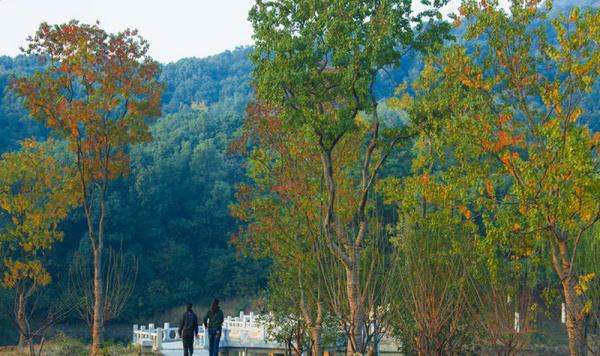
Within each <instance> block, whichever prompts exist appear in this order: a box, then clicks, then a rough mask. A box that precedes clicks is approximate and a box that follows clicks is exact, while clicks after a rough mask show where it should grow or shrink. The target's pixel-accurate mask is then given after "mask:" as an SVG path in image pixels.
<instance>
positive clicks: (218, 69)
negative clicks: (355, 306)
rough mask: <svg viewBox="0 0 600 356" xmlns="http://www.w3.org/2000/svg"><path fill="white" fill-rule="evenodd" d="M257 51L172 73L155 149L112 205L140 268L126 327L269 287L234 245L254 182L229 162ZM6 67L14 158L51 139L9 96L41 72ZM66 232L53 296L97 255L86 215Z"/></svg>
mask: <svg viewBox="0 0 600 356" xmlns="http://www.w3.org/2000/svg"><path fill="white" fill-rule="evenodd" d="M250 51H251V49H250V48H240V49H236V50H234V51H231V52H225V53H222V54H220V55H217V56H214V57H209V58H204V59H193V58H190V59H182V60H180V61H178V62H177V63H173V64H168V65H164V66H163V67H162V74H161V79H162V80H163V81H164V82H165V92H164V95H163V98H162V100H163V102H162V106H163V116H162V117H161V118H160V119H158V120H157V122H156V123H155V124H154V125H153V126H152V135H153V141H152V142H149V143H147V144H141V145H137V146H134V147H132V148H131V152H130V154H131V172H130V173H129V175H128V177H126V178H124V179H121V180H119V181H116V182H114V186H113V190H112V192H111V194H110V197H109V204H110V215H109V216H108V219H107V221H108V229H109V231H111V233H110V234H109V235H108V236H107V241H108V244H109V246H113V247H115V248H119V249H120V248H122V249H123V250H124V251H127V253H128V254H131V255H135V256H137V258H138V259H139V260H138V263H139V266H140V268H139V274H138V277H137V284H136V288H135V291H134V295H133V296H132V298H131V299H130V302H129V305H128V307H127V308H126V310H125V312H124V314H123V320H127V321H128V322H129V321H131V320H134V319H136V318H140V317H148V316H151V315H154V314H155V313H160V312H164V311H167V310H170V309H171V308H174V307H177V306H179V305H181V304H183V303H185V301H188V300H194V301H199V302H200V301H204V302H206V301H208V300H209V299H210V298H213V297H215V296H216V295H218V296H220V297H221V298H223V299H226V300H227V299H234V298H238V299H243V298H253V297H255V296H256V295H257V294H259V293H260V291H261V289H262V288H264V286H265V281H266V276H267V274H268V264H265V263H262V262H261V263H257V262H256V261H254V260H253V259H250V258H238V257H237V256H236V252H235V250H234V249H233V248H230V247H229V246H228V241H229V236H230V234H231V233H232V232H234V231H235V225H234V221H233V219H232V218H231V217H230V216H229V212H228V205H229V204H230V203H231V202H232V199H233V191H234V186H235V184H236V183H237V182H239V181H240V180H242V179H243V176H244V172H243V165H242V162H241V159H240V157H236V156H233V155H230V154H228V147H229V145H230V143H231V140H232V139H233V138H235V137H236V135H237V134H238V131H239V129H240V127H241V123H242V120H243V117H244V112H245V106H246V104H247V103H248V100H249V99H250V95H251V94H250V92H251V90H250V85H249V80H250V73H251V69H252V67H251V63H250V60H249V59H248V53H250ZM0 62H1V64H0V78H1V79H0V83H1V85H2V89H1V93H2V96H1V102H2V105H1V106H0V110H1V112H0V127H1V132H2V138H1V140H2V141H1V142H0V151H1V152H7V151H11V150H15V149H17V148H18V142H19V141H20V140H23V139H25V138H27V137H31V136H33V137H36V138H37V139H44V138H46V137H47V136H48V135H49V133H48V130H46V129H44V127H43V126H42V125H41V124H40V123H39V122H37V121H35V120H33V119H32V118H30V117H29V116H28V114H27V111H26V110H25V108H24V107H23V104H22V101H21V100H18V99H17V98H16V96H15V95H14V93H13V92H12V91H11V90H10V89H9V82H10V80H11V78H14V76H21V75H28V74H32V73H33V72H34V71H35V70H36V69H40V68H41V65H40V64H39V63H38V62H37V60H35V59H34V58H31V57H27V56H19V57H16V58H9V57H1V58H0ZM62 228H63V230H64V231H65V237H64V241H63V242H62V243H60V244H57V245H56V246H55V248H54V249H53V250H52V251H51V252H50V253H48V255H47V256H45V257H46V258H47V260H48V266H49V270H50V271H51V272H52V275H53V276H54V277H53V279H54V280H55V281H58V283H54V284H53V285H51V287H50V288H49V289H55V291H50V293H53V292H54V293H55V292H56V290H58V289H60V288H62V287H64V286H65V285H66V284H67V279H68V278H69V277H68V269H69V265H70V263H71V261H72V260H73V254H74V252H75V251H85V250H86V248H89V247H88V246H86V244H87V240H86V238H85V236H84V232H85V227H84V224H83V216H82V213H81V212H77V211H75V212H73V213H72V214H71V216H70V217H69V218H68V220H67V221H65V222H64V223H63V227H62ZM61 283H65V284H61ZM241 303H242V304H241V306H243V302H241ZM2 322H3V323H5V322H6V323H8V322H9V321H8V320H4V319H3V321H2ZM8 325H10V324H8ZM2 329H3V330H6V329H9V330H10V329H11V328H10V327H9V328H2ZM9 335H11V338H12V337H14V336H15V333H14V332H9ZM4 336H5V337H6V335H4Z"/></svg>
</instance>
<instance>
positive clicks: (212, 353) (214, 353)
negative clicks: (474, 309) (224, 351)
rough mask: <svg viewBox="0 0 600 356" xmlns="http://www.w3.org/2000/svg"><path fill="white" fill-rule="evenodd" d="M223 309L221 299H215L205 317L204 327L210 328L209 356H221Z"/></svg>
mask: <svg viewBox="0 0 600 356" xmlns="http://www.w3.org/2000/svg"><path fill="white" fill-rule="evenodd" d="M223 319H224V318H223V311H222V310H221V308H219V300H218V299H215V300H214V301H213V303H212V305H211V306H210V309H209V310H208V312H206V316H205V317H204V327H205V328H208V345H209V346H208V350H209V356H219V341H221V332H222V331H223Z"/></svg>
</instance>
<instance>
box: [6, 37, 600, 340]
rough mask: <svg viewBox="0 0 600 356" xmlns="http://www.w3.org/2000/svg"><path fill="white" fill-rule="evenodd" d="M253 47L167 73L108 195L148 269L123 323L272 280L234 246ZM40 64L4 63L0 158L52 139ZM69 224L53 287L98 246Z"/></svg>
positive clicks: (594, 106)
mask: <svg viewBox="0 0 600 356" xmlns="http://www.w3.org/2000/svg"><path fill="white" fill-rule="evenodd" d="M251 50H252V49H251V48H238V49H235V50H233V51H227V52H224V53H221V54H219V55H215V56H212V57H208V58H202V59H197V58H189V59H182V60H180V61H178V62H176V63H172V64H167V65H164V66H163V68H162V80H163V81H164V82H165V93H164V95H163V99H162V100H163V116H162V117H161V118H160V119H159V120H158V121H157V122H156V123H155V124H153V126H152V133H153V137H154V140H153V141H152V142H150V143H147V144H143V145H138V146H134V147H132V149H131V173H130V174H129V176H128V177H127V179H124V180H120V181H117V182H115V183H114V185H113V186H112V187H111V188H112V190H111V194H110V197H109V216H108V226H107V227H106V230H107V231H108V236H107V243H108V245H111V246H115V247H116V246H123V250H124V251H127V253H129V254H132V255H136V256H137V257H138V258H139V263H140V266H141V267H140V271H139V276H138V281H137V287H136V290H135V295H134V298H133V299H132V302H131V303H130V306H129V307H128V309H127V310H126V313H125V315H124V316H123V318H127V319H134V318H135V317H137V316H140V315H144V314H146V315H148V314H153V313H156V312H160V311H162V310H165V309H168V308H170V307H172V306H176V305H180V304H181V303H183V302H184V301H187V300H196V301H205V300H207V299H209V298H211V297H213V296H219V297H221V298H223V299H233V298H238V299H239V298H244V297H249V296H252V295H253V294H255V293H257V291H259V290H260V289H261V287H262V286H264V284H265V282H266V278H267V274H268V271H267V269H268V268H267V266H265V265H264V264H261V263H258V262H256V261H253V260H250V259H241V258H239V257H237V256H236V254H235V252H234V251H233V249H232V248H231V247H229V246H228V240H229V235H230V233H231V232H234V231H235V230H236V227H235V224H234V221H233V220H232V218H231V217H230V216H229V214H228V205H229V204H230V203H231V202H232V200H233V192H234V187H235V184H236V183H238V182H240V181H242V180H243V179H244V178H243V177H244V172H243V164H242V162H241V161H240V159H239V158H238V157H234V156H231V155H228V154H227V151H228V147H229V145H230V142H231V140H232V138H234V137H236V135H237V132H238V130H239V129H240V127H241V124H242V121H243V116H244V112H245V107H246V104H247V103H248V101H249V100H250V99H251V96H252V89H251V87H250V80H251V71H252V64H251V62H250V60H249V59H248V54H249V53H250V51H251ZM421 67H422V65H421V63H420V62H419V61H417V60H416V59H415V57H407V58H406V59H405V60H404V62H403V63H402V65H401V67H400V68H399V69H390V70H389V71H387V72H385V73H382V75H381V78H380V79H381V80H380V82H379V83H378V86H377V93H378V95H379V96H380V97H382V98H384V97H389V96H391V95H392V94H393V91H394V88H395V87H396V86H397V85H399V84H400V83H402V82H403V81H405V80H407V81H409V82H410V81H411V80H412V79H414V78H416V76H417V75H418V73H419V70H420V68H421ZM38 68H40V64H38V63H37V61H36V60H35V59H34V58H31V57H26V56H18V57H16V58H9V57H0V153H2V152H6V151H9V150H14V149H17V147H18V145H17V143H18V141H19V140H22V139H24V138H26V137H31V136H35V137H37V138H45V137H46V136H47V134H48V133H47V131H46V130H45V129H43V128H42V127H41V125H39V124H38V123H36V122H35V121H33V120H31V119H30V118H29V117H28V115H27V113H26V111H25V110H24V109H23V106H22V103H21V102H20V101H19V100H17V99H16V98H15V96H14V95H13V93H12V92H11V91H10V89H9V88H8V87H9V83H10V80H11V78H12V77H13V76H20V75H26V74H30V73H33V72H34V71H35V70H36V69H38ZM599 96H600V84H598V83H597V84H596V87H595V90H594V91H593V93H592V94H591V95H590V96H589V97H588V98H586V99H585V106H586V108H587V109H588V110H587V114H585V115H584V116H583V117H582V120H585V122H586V123H588V124H589V125H590V127H591V128H592V129H593V130H600V117H599V116H600V100H599V99H600V98H599ZM63 228H64V231H65V238H64V241H63V242H62V243H60V244H57V247H56V248H54V250H53V251H52V252H51V253H50V254H49V255H48V256H47V259H48V261H47V265H48V266H49V269H50V271H51V273H52V275H53V276H54V281H55V282H56V283H54V282H53V283H52V284H51V286H50V287H49V289H50V290H52V289H53V288H54V290H56V289H58V288H60V286H61V283H63V284H64V283H65V282H64V281H66V280H67V279H68V266H69V264H70V263H71V262H70V261H72V258H73V255H74V253H75V252H76V251H86V250H88V249H89V246H88V240H87V238H86V237H85V233H84V224H83V216H82V214H81V212H75V213H73V214H72V216H71V217H70V218H69V220H68V222H67V223H65V224H64V227H63ZM1 298H3V296H2V291H1V290H0V299H1ZM0 324H1V322H0ZM0 338H1V335H0Z"/></svg>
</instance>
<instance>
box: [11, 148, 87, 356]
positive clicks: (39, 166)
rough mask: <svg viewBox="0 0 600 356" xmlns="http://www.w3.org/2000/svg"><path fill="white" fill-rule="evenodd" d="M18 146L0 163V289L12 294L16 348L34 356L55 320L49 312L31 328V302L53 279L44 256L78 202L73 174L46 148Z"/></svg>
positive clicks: (59, 238)
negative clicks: (0, 258)
mask: <svg viewBox="0 0 600 356" xmlns="http://www.w3.org/2000/svg"><path fill="white" fill-rule="evenodd" d="M21 147H22V149H21V151H18V152H14V153H5V154H4V155H2V158H1V159H0V248H1V250H2V251H3V256H4V261H3V268H2V270H3V272H4V275H3V280H2V286H3V287H5V288H9V289H13V290H14V292H15V305H14V307H15V310H14V311H15V317H16V325H17V329H18V331H19V334H20V335H19V345H20V346H21V347H24V346H25V344H27V345H28V347H29V353H30V355H34V354H35V348H34V343H35V340H34V338H36V337H38V336H43V333H44V332H45V331H46V328H47V327H48V326H49V325H47V324H48V323H50V322H52V321H55V318H56V317H57V316H58V315H54V314H53V313H54V312H50V314H49V318H48V320H46V321H45V322H43V323H42V324H43V325H42V326H41V327H39V328H38V327H35V326H33V325H32V324H31V320H30V317H29V315H30V310H29V309H30V308H31V307H32V306H31V305H30V304H31V301H30V299H31V298H32V297H33V296H35V295H36V293H38V292H39V289H40V288H42V287H45V286H47V285H48V284H49V283H50V282H51V280H52V278H51V276H50V273H49V272H48V270H46V268H45V267H44V264H43V255H44V254H45V253H46V252H47V251H49V250H50V249H52V246H53V245H54V244H55V243H56V242H59V241H61V240H62V237H63V233H62V231H60V230H59V223H60V222H61V221H62V220H64V219H65V218H66V217H67V214H68V213H69V211H70V209H71V208H73V207H74V206H75V205H76V203H77V201H78V199H77V195H76V193H75V191H74V189H73V188H74V186H75V184H74V183H75V182H74V178H73V175H72V174H71V172H70V171H69V170H68V169H67V167H64V166H63V165H61V164H60V163H59V162H57V161H56V160H55V159H54V158H53V157H52V156H51V155H50V153H49V152H48V148H47V147H45V146H44V145H41V144H39V143H37V142H35V141H33V140H25V141H22V142H21ZM42 345H43V341H42ZM40 352H41V347H40Z"/></svg>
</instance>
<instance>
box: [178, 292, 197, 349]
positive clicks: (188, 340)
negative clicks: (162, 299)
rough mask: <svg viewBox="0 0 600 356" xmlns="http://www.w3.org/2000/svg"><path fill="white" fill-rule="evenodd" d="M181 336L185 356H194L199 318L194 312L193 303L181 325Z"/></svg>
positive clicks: (189, 306)
mask: <svg viewBox="0 0 600 356" xmlns="http://www.w3.org/2000/svg"><path fill="white" fill-rule="evenodd" d="M179 335H181V340H182V341H183V356H192V354H193V353H194V335H198V317H197V316H196V314H195V313H194V312H193V311H192V303H188V305H187V310H186V311H185V313H184V314H183V318H182V319H181V324H179Z"/></svg>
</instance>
